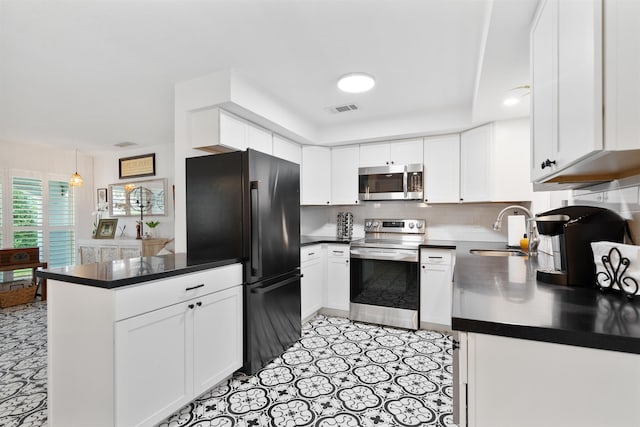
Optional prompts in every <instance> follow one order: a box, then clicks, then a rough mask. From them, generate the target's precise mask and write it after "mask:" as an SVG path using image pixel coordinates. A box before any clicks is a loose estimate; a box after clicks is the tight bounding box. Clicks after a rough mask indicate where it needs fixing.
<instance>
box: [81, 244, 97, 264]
mask: <svg viewBox="0 0 640 427" xmlns="http://www.w3.org/2000/svg"><path fill="white" fill-rule="evenodd" d="M92 262H98V255H97V254H96V248H95V247H93V246H80V264H91V263H92Z"/></svg>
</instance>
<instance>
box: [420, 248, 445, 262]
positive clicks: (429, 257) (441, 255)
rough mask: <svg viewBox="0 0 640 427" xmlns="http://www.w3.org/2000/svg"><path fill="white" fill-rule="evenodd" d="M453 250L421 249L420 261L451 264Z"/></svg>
mask: <svg viewBox="0 0 640 427" xmlns="http://www.w3.org/2000/svg"><path fill="white" fill-rule="evenodd" d="M452 252H453V251H451V250H448V249H421V250H420V262H421V263H422V264H444V265H451V258H452V256H453V254H452Z"/></svg>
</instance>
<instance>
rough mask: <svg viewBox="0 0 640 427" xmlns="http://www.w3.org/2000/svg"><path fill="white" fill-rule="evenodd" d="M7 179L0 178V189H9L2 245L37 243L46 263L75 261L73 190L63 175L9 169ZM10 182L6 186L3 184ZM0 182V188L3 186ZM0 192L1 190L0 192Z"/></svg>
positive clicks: (19, 274)
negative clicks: (56, 175) (54, 175)
mask: <svg viewBox="0 0 640 427" xmlns="http://www.w3.org/2000/svg"><path fill="white" fill-rule="evenodd" d="M4 176H5V177H8V178H9V179H8V180H5V181H3V182H0V192H2V190H4V194H7V193H10V194H11V199H10V201H7V202H8V203H7V202H5V205H4V208H5V209H4V212H3V211H0V220H2V216H1V215H2V214H3V213H4V222H0V231H2V232H3V233H2V234H1V236H2V246H3V247H14V248H26V247H36V246H37V247H39V248H40V259H41V260H46V261H47V262H48V263H49V267H60V266H65V265H71V264H73V263H74V262H75V232H74V228H75V217H74V200H73V191H69V190H70V188H69V183H68V181H67V180H66V177H64V178H61V177H50V176H48V175H45V174H44V173H38V172H29V171H9V173H8V174H6V175H4ZM9 183H10V188H7V187H8V185H6V184H9ZM3 184H5V185H4V188H3ZM0 194H1V193H0ZM30 275H31V270H30V269H26V270H16V271H14V273H13V275H12V277H7V276H9V275H8V274H5V277H4V278H3V280H12V279H21V278H24V277H27V276H30Z"/></svg>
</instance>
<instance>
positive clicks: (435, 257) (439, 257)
mask: <svg viewBox="0 0 640 427" xmlns="http://www.w3.org/2000/svg"><path fill="white" fill-rule="evenodd" d="M429 259H442V257H441V256H430V257H429Z"/></svg>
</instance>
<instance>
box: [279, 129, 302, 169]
mask: <svg viewBox="0 0 640 427" xmlns="http://www.w3.org/2000/svg"><path fill="white" fill-rule="evenodd" d="M273 155H274V156H276V157H280V158H281V159H285V160H288V161H290V162H293V163H297V164H301V163H302V148H301V147H300V145H298V144H296V143H295V142H293V141H289V140H286V139H284V138H282V137H280V136H278V135H273Z"/></svg>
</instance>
